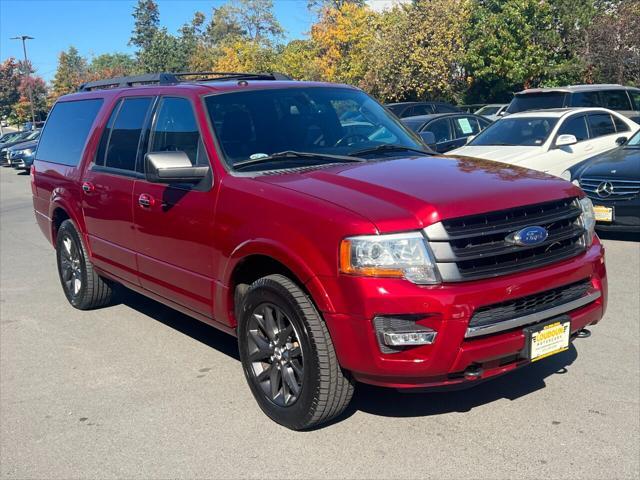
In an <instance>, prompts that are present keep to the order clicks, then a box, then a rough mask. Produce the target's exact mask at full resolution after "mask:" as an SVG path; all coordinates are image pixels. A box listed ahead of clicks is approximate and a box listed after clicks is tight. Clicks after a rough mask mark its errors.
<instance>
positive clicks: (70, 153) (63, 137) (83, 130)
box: [37, 98, 103, 166]
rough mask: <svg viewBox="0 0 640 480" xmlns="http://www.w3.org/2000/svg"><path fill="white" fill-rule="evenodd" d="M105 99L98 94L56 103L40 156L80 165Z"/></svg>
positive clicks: (39, 157)
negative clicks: (97, 96) (95, 96)
mask: <svg viewBox="0 0 640 480" xmlns="http://www.w3.org/2000/svg"><path fill="white" fill-rule="evenodd" d="M102 101H103V100H102V99H101V98H96V99H92V100H76V101H73V102H58V103H56V105H55V107H53V110H52V111H51V113H50V114H49V118H48V120H47V125H46V127H45V129H44V132H43V133H42V136H41V137H40V143H39V145H38V152H37V158H38V159H39V160H44V161H47V162H54V163H61V164H63V165H71V166H75V165H78V163H79V162H80V158H82V152H83V151H84V146H85V144H86V143H87V137H88V136H89V132H90V131H91V125H93V121H94V120H95V119H96V116H97V115H98V111H99V110H100V107H101V106H102Z"/></svg>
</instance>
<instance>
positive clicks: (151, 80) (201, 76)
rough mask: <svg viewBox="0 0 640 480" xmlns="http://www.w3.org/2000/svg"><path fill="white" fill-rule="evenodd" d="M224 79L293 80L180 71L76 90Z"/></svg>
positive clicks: (102, 82) (101, 82)
mask: <svg viewBox="0 0 640 480" xmlns="http://www.w3.org/2000/svg"><path fill="white" fill-rule="evenodd" d="M226 80H293V79H292V78H291V77H289V76H287V75H284V74H282V73H276V72H274V73H241V72H182V73H169V72H162V73H147V74H144V75H133V76H128V77H117V78H108V79H105V80H96V81H93V82H86V83H83V84H82V85H80V87H79V88H78V91H80V92H88V91H91V90H103V89H109V88H126V87H135V86H139V85H176V84H178V83H180V82H196V83H201V82H215V81H226Z"/></svg>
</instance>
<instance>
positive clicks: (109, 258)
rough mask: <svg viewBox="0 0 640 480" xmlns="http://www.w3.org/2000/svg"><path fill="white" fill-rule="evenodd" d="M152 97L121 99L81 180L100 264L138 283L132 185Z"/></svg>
mask: <svg viewBox="0 0 640 480" xmlns="http://www.w3.org/2000/svg"><path fill="white" fill-rule="evenodd" d="M153 101H154V98H153V97H128V98H124V99H121V100H120V101H119V102H118V103H117V104H116V106H115V108H114V109H113V111H112V113H111V116H110V118H109V121H108V123H107V126H106V128H105V130H104V132H103V134H102V137H101V139H100V144H99V147H98V150H97V153H96V157H95V158H94V160H93V162H92V164H91V165H90V167H89V168H88V169H87V170H86V172H85V176H84V178H83V181H82V189H83V202H82V209H83V213H84V218H85V224H86V226H87V232H88V237H89V245H90V247H91V250H92V252H93V261H94V263H95V264H96V266H98V267H100V268H102V269H103V270H106V271H107V272H110V273H111V274H113V275H116V276H118V277H120V278H122V279H124V280H126V281H129V282H132V283H138V273H137V265H136V254H135V250H136V236H135V231H134V227H133V210H132V209H133V205H132V196H133V186H134V183H135V181H136V178H137V177H138V176H140V174H139V173H138V172H137V171H136V164H137V163H138V161H139V157H140V154H141V142H142V137H143V135H142V132H143V131H144V125H145V124H146V123H147V122H148V121H149V115H150V111H151V106H152V104H153Z"/></svg>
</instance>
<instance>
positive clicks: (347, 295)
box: [320, 238, 607, 388]
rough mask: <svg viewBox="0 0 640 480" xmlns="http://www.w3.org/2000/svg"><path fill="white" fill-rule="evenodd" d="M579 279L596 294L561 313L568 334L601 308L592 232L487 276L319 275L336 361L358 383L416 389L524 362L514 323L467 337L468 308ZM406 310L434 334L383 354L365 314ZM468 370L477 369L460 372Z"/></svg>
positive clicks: (600, 257)
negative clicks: (438, 280) (517, 269)
mask: <svg viewBox="0 0 640 480" xmlns="http://www.w3.org/2000/svg"><path fill="white" fill-rule="evenodd" d="M585 279H588V280H589V282H590V283H591V288H592V291H594V292H599V293H600V296H599V298H597V299H595V300H594V301H593V302H591V303H588V304H586V305H582V306H579V307H577V308H576V309H575V310H571V311H569V312H567V313H566V314H567V315H569V317H570V318H571V331H572V335H575V334H576V333H577V332H578V331H580V330H582V329H583V328H584V327H586V326H587V325H592V324H595V323H597V322H598V321H599V320H600V319H601V318H602V316H603V315H604V312H605V309H606V302H607V280H606V269H605V265H604V250H603V247H602V245H601V244H600V242H599V240H598V239H597V238H596V239H595V240H594V244H593V245H592V246H591V247H590V249H589V250H588V251H587V252H585V253H584V254H582V255H580V256H578V257H575V258H572V259H568V260H565V261H563V262H560V263H557V264H554V265H551V266H547V267H542V268H538V269H535V270H529V271H526V272H521V273H518V274H512V275H507V276H504V277H498V278H493V279H486V280H479V281H473V282H463V283H458V284H443V285H437V286H418V285H414V284H411V283H410V282H407V281H404V280H397V279H374V278H363V277H347V276H341V277H338V278H335V279H329V278H324V279H320V280H321V281H322V283H323V284H324V286H325V289H326V291H327V293H328V295H329V297H330V298H331V299H332V302H333V306H334V309H335V310H336V311H338V312H340V313H329V312H323V313H324V317H325V320H326V322H327V325H328V328H329V331H330V333H331V337H332V340H333V343H334V346H335V348H336V352H337V354H338V359H339V361H340V364H341V366H342V367H343V368H344V369H346V370H349V371H350V372H352V374H353V376H354V377H355V379H356V380H359V381H361V382H365V383H371V384H375V385H381V386H386V387H393V388H424V387H436V386H447V385H457V384H462V383H464V382H471V381H473V380H476V379H485V378H490V377H493V376H496V375H500V374H502V373H506V372H508V371H510V370H513V369H515V368H518V367H520V366H522V365H524V364H526V363H529V361H528V360H526V359H524V358H523V357H522V355H521V354H522V352H523V350H524V348H525V335H524V333H523V330H522V328H523V327H522V326H520V327H517V328H513V329H511V330H507V331H503V332H497V333H492V334H488V335H484V336H481V337H476V338H468V337H467V336H466V334H467V330H468V327H469V320H470V319H471V316H472V315H473V313H474V311H475V310H476V309H478V308H480V307H482V306H487V305H493V304H498V303H501V302H504V301H506V300H511V299H516V298H519V297H526V296H529V295H534V294H536V293H540V292H543V291H546V290H550V289H554V288H558V287H562V286H565V285H568V284H572V283H574V282H579V281H581V280H585ZM407 314H412V315H416V316H419V318H420V320H418V322H417V323H418V324H419V325H422V326H424V327H427V328H430V329H433V330H435V331H436V332H437V337H436V340H435V341H434V343H433V344H431V345H423V346H417V347H411V348H408V349H405V350H403V351H401V352H398V353H383V352H382V350H381V347H380V345H379V343H378V337H377V333H376V331H375V327H374V324H373V319H374V318H375V317H376V316H380V315H407ZM553 317H554V315H550V316H549V318H553ZM546 320H547V319H546V318H545V319H544V320H539V321H538V322H540V321H546ZM472 371H476V372H481V373H479V374H478V375H476V376H472V375H465V373H466V372H472Z"/></svg>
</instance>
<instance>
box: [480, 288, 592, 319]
mask: <svg viewBox="0 0 640 480" xmlns="http://www.w3.org/2000/svg"><path fill="white" fill-rule="evenodd" d="M590 289H591V282H590V281H589V280H582V281H580V282H576V283H572V284H570V285H565V286H563V287H559V288H554V289H552V290H546V291H544V292H541V293H536V294H535V295H528V296H526V297H521V298H517V299H515V300H509V301H506V302H502V303H495V304H493V305H488V306H486V307H480V308H478V309H477V310H476V311H475V313H474V314H473V316H472V317H471V320H470V321H469V327H484V326H487V325H492V324H494V323H499V322H504V321H506V320H511V319H513V318H518V317H524V316H525V315H531V314H534V313H538V312H542V311H544V310H549V309H551V308H554V307H557V306H560V305H563V304H565V303H569V302H572V301H573V300H577V299H578V298H581V297H583V296H585V295H586V294H587V292H588V291H589V290H590Z"/></svg>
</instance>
